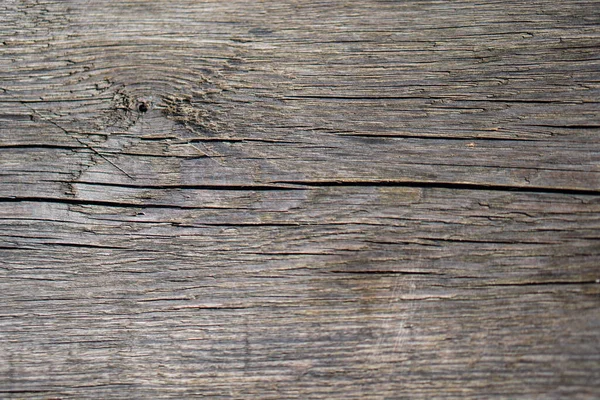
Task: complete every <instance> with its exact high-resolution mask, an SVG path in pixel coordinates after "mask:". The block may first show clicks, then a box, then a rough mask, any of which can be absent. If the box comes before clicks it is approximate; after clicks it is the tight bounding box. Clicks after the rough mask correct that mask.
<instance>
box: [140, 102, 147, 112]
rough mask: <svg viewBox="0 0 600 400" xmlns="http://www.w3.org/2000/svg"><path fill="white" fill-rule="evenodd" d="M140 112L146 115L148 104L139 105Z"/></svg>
mask: <svg viewBox="0 0 600 400" xmlns="http://www.w3.org/2000/svg"><path fill="white" fill-rule="evenodd" d="M138 111H139V112H141V113H145V112H146V111H148V104H146V103H140V104H138Z"/></svg>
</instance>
